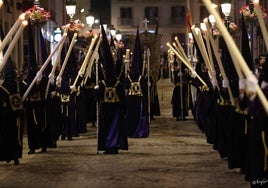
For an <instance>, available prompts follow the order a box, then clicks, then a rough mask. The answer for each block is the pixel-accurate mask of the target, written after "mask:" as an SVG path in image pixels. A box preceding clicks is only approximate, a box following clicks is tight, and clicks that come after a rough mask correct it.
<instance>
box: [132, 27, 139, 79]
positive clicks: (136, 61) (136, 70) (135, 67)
mask: <svg viewBox="0 0 268 188" xmlns="http://www.w3.org/2000/svg"><path fill="white" fill-rule="evenodd" d="M141 66H142V51H141V42H140V34H139V28H138V27H137V34H136V39H135V46H134V51H133V57H132V62H131V68H130V71H131V74H133V75H134V74H135V75H139V74H141V70H140V69H141Z"/></svg>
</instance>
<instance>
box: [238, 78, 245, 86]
mask: <svg viewBox="0 0 268 188" xmlns="http://www.w3.org/2000/svg"><path fill="white" fill-rule="evenodd" d="M238 84H239V89H246V79H245V78H240V79H239V82H238Z"/></svg>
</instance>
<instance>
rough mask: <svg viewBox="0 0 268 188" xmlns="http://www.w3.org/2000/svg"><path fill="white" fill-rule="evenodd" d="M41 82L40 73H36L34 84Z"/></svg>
mask: <svg viewBox="0 0 268 188" xmlns="http://www.w3.org/2000/svg"><path fill="white" fill-rule="evenodd" d="M41 80H42V72H41V71H38V72H37V73H36V82H37V83H40V81H41Z"/></svg>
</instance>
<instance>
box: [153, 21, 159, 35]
mask: <svg viewBox="0 0 268 188" xmlns="http://www.w3.org/2000/svg"><path fill="white" fill-rule="evenodd" d="M158 26H159V23H158V22H157V25H156V28H155V32H154V34H156V35H157V34H158Z"/></svg>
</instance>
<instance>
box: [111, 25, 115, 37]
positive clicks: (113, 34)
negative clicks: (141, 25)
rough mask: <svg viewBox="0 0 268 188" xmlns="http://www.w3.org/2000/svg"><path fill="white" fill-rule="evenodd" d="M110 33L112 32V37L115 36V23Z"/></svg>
mask: <svg viewBox="0 0 268 188" xmlns="http://www.w3.org/2000/svg"><path fill="white" fill-rule="evenodd" d="M110 33H111V35H112V37H114V36H115V35H116V30H115V28H114V25H112V27H111V29H110Z"/></svg>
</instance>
